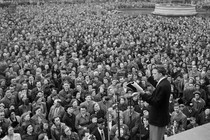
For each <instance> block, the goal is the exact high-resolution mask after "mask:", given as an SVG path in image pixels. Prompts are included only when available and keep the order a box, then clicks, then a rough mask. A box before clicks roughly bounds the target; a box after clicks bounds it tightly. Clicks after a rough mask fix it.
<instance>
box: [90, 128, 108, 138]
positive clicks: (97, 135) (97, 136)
mask: <svg viewBox="0 0 210 140" xmlns="http://www.w3.org/2000/svg"><path fill="white" fill-rule="evenodd" d="M103 130H104V136H105V140H108V131H107V129H105V128H104V129H103ZM93 135H94V136H95V137H96V139H97V140H102V138H101V134H100V133H99V131H98V128H96V129H95V130H94V131H93Z"/></svg>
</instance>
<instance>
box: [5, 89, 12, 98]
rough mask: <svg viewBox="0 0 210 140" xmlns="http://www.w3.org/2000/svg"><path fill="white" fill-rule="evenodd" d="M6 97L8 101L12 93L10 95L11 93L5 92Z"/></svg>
mask: <svg viewBox="0 0 210 140" xmlns="http://www.w3.org/2000/svg"><path fill="white" fill-rule="evenodd" d="M6 96H7V98H8V99H11V97H12V93H11V91H10V90H7V92H6Z"/></svg>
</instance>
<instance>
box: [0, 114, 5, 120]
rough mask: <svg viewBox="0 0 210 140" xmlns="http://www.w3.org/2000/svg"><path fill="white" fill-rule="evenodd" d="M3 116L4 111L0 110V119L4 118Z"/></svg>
mask: <svg viewBox="0 0 210 140" xmlns="http://www.w3.org/2000/svg"><path fill="white" fill-rule="evenodd" d="M4 117H5V114H4V112H0V121H2V120H3V119H4Z"/></svg>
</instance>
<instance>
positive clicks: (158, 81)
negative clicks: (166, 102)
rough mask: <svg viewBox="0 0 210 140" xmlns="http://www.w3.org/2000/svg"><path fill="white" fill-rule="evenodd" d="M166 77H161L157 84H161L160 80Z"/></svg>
mask: <svg viewBox="0 0 210 140" xmlns="http://www.w3.org/2000/svg"><path fill="white" fill-rule="evenodd" d="M165 78H166V77H165V76H164V77H162V78H160V80H159V81H158V83H157V85H158V84H160V82H161V81H162V80H163V79H165ZM157 85H156V87H157Z"/></svg>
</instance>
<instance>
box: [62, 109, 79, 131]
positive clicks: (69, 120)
mask: <svg viewBox="0 0 210 140" xmlns="http://www.w3.org/2000/svg"><path fill="white" fill-rule="evenodd" d="M75 119H76V116H75V115H74V114H72V115H69V114H68V113H67V112H65V114H64V116H63V118H62V122H63V123H65V124H66V125H67V126H68V127H71V128H72V131H73V132H77V130H76V128H75Z"/></svg>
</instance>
